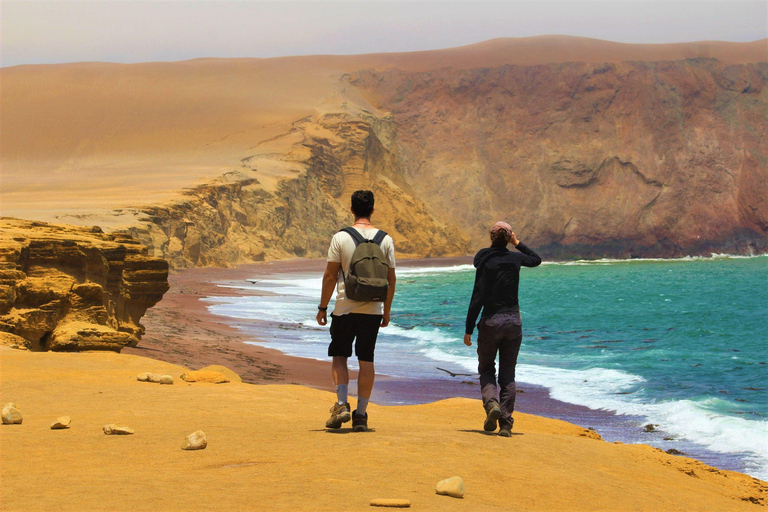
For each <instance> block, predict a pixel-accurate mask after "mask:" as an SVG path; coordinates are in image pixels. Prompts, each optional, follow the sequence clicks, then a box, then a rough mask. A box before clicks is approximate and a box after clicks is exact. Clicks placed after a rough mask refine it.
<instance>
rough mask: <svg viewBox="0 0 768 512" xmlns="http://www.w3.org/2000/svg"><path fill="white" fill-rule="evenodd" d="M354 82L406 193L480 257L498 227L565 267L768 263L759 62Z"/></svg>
mask: <svg viewBox="0 0 768 512" xmlns="http://www.w3.org/2000/svg"><path fill="white" fill-rule="evenodd" d="M766 61H768V56H767V57H766ZM349 81H350V83H351V84H353V85H354V86H356V87H358V88H360V89H363V90H365V91H367V92H366V94H367V95H368V96H369V97H371V98H376V99H377V107H379V108H380V109H382V110H385V111H389V112H391V114H392V119H393V122H394V124H395V125H396V127H397V134H398V138H397V144H396V147H397V151H398V152H399V153H400V154H401V155H402V157H403V161H404V168H403V175H404V176H407V178H408V182H409V183H410V185H411V187H412V189H413V191H414V195H416V197H429V198H430V201H429V202H428V204H429V211H430V213H432V214H434V215H435V216H436V217H438V218H440V219H443V220H444V221H446V222H450V223H455V224H456V225H458V226H460V227H461V228H462V230H463V231H464V232H465V233H467V234H468V235H469V236H471V237H472V239H473V241H474V242H475V244H479V243H481V242H484V241H485V231H486V230H487V228H488V227H489V224H491V223H492V222H493V221H494V220H496V219H507V220H509V221H510V222H511V223H512V224H513V226H515V229H517V230H518V232H519V233H520V234H521V237H522V238H523V239H525V240H526V243H528V244H530V245H531V246H533V247H536V248H537V251H539V250H540V251H541V252H542V253H543V254H545V255H548V256H555V257H561V258H566V257H573V256H585V257H601V256H614V257H633V256H645V257H648V256H684V255H686V254H707V255H708V254H709V253H711V252H728V253H742V254H749V253H753V252H764V251H766V250H768V145H766V140H768V137H767V136H768V117H766V115H765V113H766V112H768V62H762V63H754V64H739V65H727V64H724V63H722V62H719V61H717V60H715V59H707V58H697V59H686V60H678V61H673V62H666V61H665V62H620V63H605V64H586V63H563V64H557V65H555V64H550V65H538V66H501V67H497V68H490V69H489V68H481V69H467V70H454V69H443V70H437V71H429V72H404V71H400V70H390V71H385V72H374V71H363V72H359V73H355V74H352V75H351V76H350V77H349ZM467 146H470V147H471V148H472V149H471V151H467V149H466V148H467Z"/></svg>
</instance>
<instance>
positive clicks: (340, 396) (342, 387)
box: [336, 384, 348, 404]
mask: <svg viewBox="0 0 768 512" xmlns="http://www.w3.org/2000/svg"><path fill="white" fill-rule="evenodd" d="M347 386H348V384H336V400H337V401H338V402H339V403H340V404H343V403H346V402H347V399H348V397H347Z"/></svg>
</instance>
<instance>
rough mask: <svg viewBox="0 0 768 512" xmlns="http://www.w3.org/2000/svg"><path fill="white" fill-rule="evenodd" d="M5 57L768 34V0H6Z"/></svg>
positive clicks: (240, 53)
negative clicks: (572, 37) (536, 38)
mask: <svg viewBox="0 0 768 512" xmlns="http://www.w3.org/2000/svg"><path fill="white" fill-rule="evenodd" d="M0 34H1V35H0V64H2V66H13V65H17V64H39V63H60V62H75V61H109V62H146V61H167V60H184V59H192V58H198V57H276V56H285V55H310V54H351V53H373V52H399V51H411V50H431V49H437V48H449V47H454V46H462V45H466V44H472V43H477V42H480V41H485V40H488V39H493V38H496V37H526V36H534V35H544V34H565V35H575V36H585V37H594V38H598V39H607V40H611V41H619V42H626V43H669V42H683V41H701V40H720V41H754V40H757V39H763V38H766V37H768V0H747V1H741V0H714V1H712V0H705V1H697V0H669V1H652V0H610V1H606V0H603V1H582V0H556V1H555V0H552V1H549V0H538V1H537V0H519V1H517V0H506V1H503V0H497V1H479V0H476V1H459V2H446V1H439V2H435V1H419V0H411V1H388V0H369V1H366V0H357V1H354V2H346V1H304V2H293V1H286V0H283V1H272V2H264V1H255V0H254V1H248V0H240V1H232V0H207V1H183V0H167V1H154V0H142V1H135V0H134V1H123V0H99V1H93V0H91V1H70V0H42V1H37V0H2V1H0Z"/></svg>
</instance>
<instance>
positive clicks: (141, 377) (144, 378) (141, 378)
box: [136, 372, 151, 382]
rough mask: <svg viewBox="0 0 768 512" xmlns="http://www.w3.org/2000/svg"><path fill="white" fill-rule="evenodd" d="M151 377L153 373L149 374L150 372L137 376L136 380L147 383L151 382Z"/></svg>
mask: <svg viewBox="0 0 768 512" xmlns="http://www.w3.org/2000/svg"><path fill="white" fill-rule="evenodd" d="M150 375H151V373H149V372H143V373H140V374H138V375H137V376H136V380H138V381H141V382H147V381H148V380H149V376H150Z"/></svg>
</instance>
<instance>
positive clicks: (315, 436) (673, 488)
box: [0, 347, 768, 511]
mask: <svg viewBox="0 0 768 512" xmlns="http://www.w3.org/2000/svg"><path fill="white" fill-rule="evenodd" d="M0 368H2V381H1V382H0V395H1V396H2V397H3V400H4V401H5V402H8V401H13V402H15V403H16V404H17V405H18V406H19V408H20V409H21V411H22V414H23V416H24V421H23V423H22V424H21V425H2V426H0V449H1V450H2V453H3V457H2V459H3V463H2V465H1V466H0V477H1V478H2V482H3V484H2V487H1V490H0V493H1V494H0V501H1V503H2V508H3V510H8V511H12V510H53V509H56V510H115V511H116V510H148V509H152V510H287V509H293V510H367V509H369V506H368V504H369V501H370V500H371V499H374V498H404V499H409V500H411V502H412V507H411V508H412V509H413V510H499V511H501V510H649V511H650V510H654V511H656V510H665V511H669V510H685V511H692V510H753V509H754V508H755V505H754V504H753V502H751V501H745V500H754V501H755V502H762V503H765V499H766V496H767V495H768V485H766V484H765V483H764V482H759V481H757V480H755V479H752V478H750V477H747V476H745V475H742V474H739V473H734V472H729V471H720V470H716V469H714V468H711V467H708V466H705V465H704V464H701V463H699V462H696V461H692V460H690V459H686V458H684V457H674V456H671V455H667V454H665V453H663V452H661V451H659V450H656V449H653V448H651V447H648V446H642V445H632V446H630V445H617V444H612V443H606V442H603V441H601V440H598V439H595V438H594V437H595V434H593V433H591V432H590V431H588V430H585V429H583V428H581V427H577V426H575V425H570V424H568V423H565V422H562V421H557V420H549V419H543V418H538V417H535V416H529V415H525V414H518V415H517V422H516V425H515V433H516V435H514V436H513V437H512V438H509V439H504V438H501V437H499V436H495V435H494V436H489V435H486V434H485V433H484V432H483V431H482V427H481V418H480V416H481V415H480V406H479V404H478V402H477V401H473V400H467V399H451V400H447V401H443V402H438V403H434V404H429V405H421V406H407V407H377V406H375V405H372V406H371V408H370V409H369V411H370V418H371V419H370V426H371V427H372V429H373V431H371V432H368V433H364V434H353V433H351V432H350V431H349V429H342V430H341V431H339V432H336V433H332V432H329V431H326V430H325V429H324V428H323V424H324V422H325V419H326V416H327V409H328V407H329V405H330V403H331V399H332V395H331V394H329V393H326V392H322V391H317V390H312V389H309V388H303V387H299V386H286V385H272V386H254V385H248V384H240V383H229V384H218V385H217V384H202V383H201V384H188V383H185V382H183V381H181V380H180V379H179V378H178V377H179V375H180V374H181V373H182V372H183V371H184V368H182V367H179V366H174V365H171V364H168V363H163V362H159V361H154V360H151V359H145V358H141V357H137V356H130V355H120V354H113V353H79V354H53V353H29V352H21V351H17V350H12V349H9V348H5V347H0ZM145 371H150V372H158V373H166V374H170V375H172V376H173V377H174V378H175V380H176V383H175V384H174V385H173V386H161V385H159V384H150V383H145V382H138V381H137V380H136V376H137V374H139V373H141V372H145ZM62 415H67V416H70V417H71V418H72V424H71V427H70V428H69V429H67V430H50V425H51V422H53V420H55V419H56V418H57V417H59V416H62ZM108 423H123V424H125V425H127V426H129V427H131V428H133V429H134V430H135V432H136V433H135V434H134V435H132V436H105V435H104V434H103V433H102V430H101V429H102V426H103V425H106V424H108ZM196 430H203V431H204V432H205V433H206V434H207V436H208V447H207V448H206V449H205V450H203V451H197V452H187V451H183V450H181V444H182V441H183V439H184V437H185V436H187V435H188V434H190V433H192V432H193V431H196ZM21 468H23V471H20V469H21ZM454 475H458V476H461V477H462V478H463V479H464V482H465V484H466V489H467V491H466V495H465V497H464V499H462V500H456V499H453V498H448V497H444V496H438V495H436V494H435V484H436V483H437V481H438V480H441V479H444V478H448V477H451V476H454Z"/></svg>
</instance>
